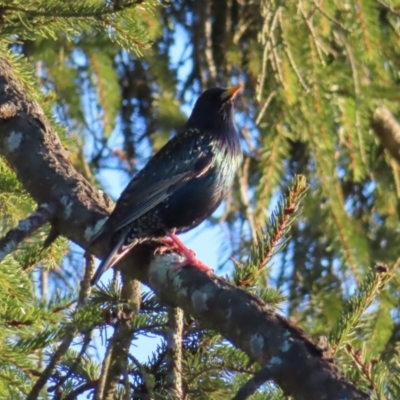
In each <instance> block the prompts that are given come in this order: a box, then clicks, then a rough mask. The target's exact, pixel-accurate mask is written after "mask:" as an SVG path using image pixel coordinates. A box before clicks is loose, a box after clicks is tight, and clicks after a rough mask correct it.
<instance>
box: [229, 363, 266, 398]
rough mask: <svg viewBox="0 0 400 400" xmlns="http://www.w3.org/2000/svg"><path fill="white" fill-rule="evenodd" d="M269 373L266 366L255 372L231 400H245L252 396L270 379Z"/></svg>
mask: <svg viewBox="0 0 400 400" xmlns="http://www.w3.org/2000/svg"><path fill="white" fill-rule="evenodd" d="M271 376H272V375H271V371H270V370H269V368H268V366H266V367H264V368H262V369H260V370H259V371H257V372H256V373H255V374H254V376H253V377H252V378H251V379H249V380H248V381H247V382H246V383H245V384H244V385H243V386H242V387H241V388H240V389H239V391H238V392H237V393H236V396H235V397H234V398H233V399H232V400H246V399H248V398H249V397H250V396H251V395H252V394H254V393H255V392H256V391H257V390H258V389H259V388H260V386H261V385H263V384H264V383H265V382H267V381H269V380H270V379H271Z"/></svg>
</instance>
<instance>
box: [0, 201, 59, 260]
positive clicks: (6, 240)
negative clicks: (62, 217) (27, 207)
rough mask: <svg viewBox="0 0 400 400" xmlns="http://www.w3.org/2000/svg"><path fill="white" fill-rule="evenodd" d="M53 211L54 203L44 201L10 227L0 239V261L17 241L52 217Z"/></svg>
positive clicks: (20, 240) (54, 208)
mask: <svg viewBox="0 0 400 400" xmlns="http://www.w3.org/2000/svg"><path fill="white" fill-rule="evenodd" d="M55 213H56V206H55V204H54V203H50V204H48V203H44V204H41V205H40V206H39V207H38V209H37V210H36V211H34V212H33V213H32V214H30V215H29V217H28V218H26V219H24V220H22V221H19V224H18V226H17V227H16V228H14V229H11V230H10V231H9V232H8V233H7V234H6V235H5V236H4V237H3V238H1V239H0V262H1V261H2V260H3V259H4V257H5V256H6V255H7V254H9V253H11V252H13V251H14V250H15V249H16V247H17V246H18V244H19V243H21V242H22V241H23V240H24V239H26V238H28V237H30V236H31V235H32V234H33V233H34V232H35V231H36V230H37V229H39V228H40V227H41V226H43V225H44V224H45V223H46V222H49V221H50V219H52V218H54V215H55Z"/></svg>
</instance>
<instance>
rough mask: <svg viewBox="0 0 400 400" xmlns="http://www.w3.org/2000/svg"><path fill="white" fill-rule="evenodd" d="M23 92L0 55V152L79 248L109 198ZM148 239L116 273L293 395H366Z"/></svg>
mask: <svg viewBox="0 0 400 400" xmlns="http://www.w3.org/2000/svg"><path fill="white" fill-rule="evenodd" d="M27 93H28V92H27V91H26V90H25V89H24V88H23V87H22V85H21V84H20V83H19V82H18V80H17V79H16V77H15V75H14V74H13V71H12V68H11V66H10V65H9V63H8V62H7V61H6V60H4V59H3V58H2V57H1V56H0V154H1V155H2V156H3V157H5V159H6V160H7V162H8V164H9V165H10V166H11V168H12V169H13V170H14V171H15V172H16V174H17V176H18V178H19V180H20V181H21V182H22V184H23V185H24V187H25V189H26V190H27V191H28V192H29V193H30V195H31V196H32V197H33V199H34V200H35V201H36V202H37V203H38V205H39V206H40V205H42V204H56V205H57V211H56V213H55V216H54V217H52V219H51V223H52V226H53V230H55V231H56V232H58V233H59V234H61V235H64V236H66V237H67V238H68V239H70V240H72V241H73V242H75V243H77V244H79V245H81V246H82V247H83V248H86V247H87V245H88V242H89V241H90V238H91V237H92V235H93V234H94V233H95V232H96V231H97V229H99V227H100V225H101V224H102V223H103V222H104V220H105V217H106V216H107V215H108V213H109V211H110V209H111V207H112V204H111V202H110V201H109V199H108V197H107V196H105V195H104V194H102V193H101V192H99V191H97V190H95V189H94V188H93V187H92V186H91V185H90V184H89V183H88V182H87V181H86V180H85V179H84V178H83V176H82V175H81V174H79V173H78V172H77V171H76V170H75V169H74V168H73V166H72V165H71V163H70V162H69V160H68V152H67V150H66V149H65V148H64V147H63V145H62V144H61V142H60V140H59V138H58V136H57V134H56V133H55V131H54V130H53V129H52V127H51V125H50V123H49V121H48V120H47V118H46V117H45V115H44V113H43V110H42V109H41V107H40V105H39V104H38V103H36V102H35V101H33V100H32V99H31V98H30V97H29V96H28V94H27ZM156 246H157V245H156V244H154V243H153V244H143V245H141V246H137V247H136V248H135V249H134V250H133V251H132V252H131V253H130V254H129V255H128V256H127V257H126V258H125V259H124V260H123V262H121V263H120V265H119V267H120V268H121V270H122V274H123V279H124V280H126V279H128V280H131V279H138V280H140V281H142V282H144V283H146V284H148V285H149V286H150V287H151V288H152V289H153V290H154V291H155V293H156V294H157V295H158V296H159V298H160V299H161V301H164V302H166V303H167V304H170V305H171V306H176V307H180V308H182V309H183V310H184V311H185V312H186V313H189V314H191V315H193V316H194V317H195V318H196V319H197V320H198V321H199V323H200V324H202V326H204V327H205V328H210V329H213V330H215V331H217V332H219V333H220V334H221V335H223V336H224V337H225V338H226V339H227V340H229V341H230V342H231V343H232V344H233V345H234V346H235V347H237V348H239V349H241V350H242V351H244V352H245V353H246V354H247V355H248V356H249V358H250V359H251V360H252V361H255V362H258V363H259V364H260V365H261V366H262V367H263V368H264V369H266V370H268V371H269V376H271V378H272V379H273V380H274V381H275V382H276V383H277V384H278V385H279V386H280V387H281V388H282V389H283V390H284V392H285V393H286V394H288V395H289V394H290V395H292V396H293V397H295V398H296V399H304V400H305V399H307V400H313V399H318V400H320V399H367V398H368V396H367V395H365V394H363V393H361V392H359V391H358V390H356V388H355V387H354V386H353V385H352V384H351V383H348V382H346V381H345V380H344V379H343V378H342V376H341V374H340V372H339V370H338V368H337V367H336V366H335V364H334V363H333V361H332V360H331V359H329V358H327V357H326V356H325V355H324V354H325V353H324V352H323V351H322V350H321V349H320V348H318V347H317V346H316V345H315V344H314V343H313V342H312V341H311V340H310V339H309V338H308V337H307V336H306V334H305V333H304V332H303V331H301V330H300V329H299V328H297V327H296V326H294V325H293V324H292V323H290V321H289V320H287V319H285V318H283V317H282V316H280V315H279V314H277V313H276V312H274V311H272V310H271V309H270V308H269V307H268V305H267V304H265V303H264V302H263V301H262V300H260V299H259V298H257V297H256V296H254V295H252V294H250V293H248V292H246V291H244V290H242V289H239V288H237V287H235V286H234V285H232V284H231V283H230V282H228V281H226V280H225V279H222V278H219V277H217V276H215V275H212V274H210V275H207V274H205V273H204V272H200V271H198V270H196V269H193V268H182V269H181V270H179V271H177V272H174V271H172V270H171V269H170V266H171V264H173V263H175V262H176V261H177V258H179V256H178V255H177V254H173V253H172V254H163V255H157V256H154V250H155V249H156ZM105 249H106V244H105V243H99V244H97V246H96V247H95V248H94V249H91V250H92V251H93V253H94V254H96V255H97V256H100V257H101V256H104V255H105Z"/></svg>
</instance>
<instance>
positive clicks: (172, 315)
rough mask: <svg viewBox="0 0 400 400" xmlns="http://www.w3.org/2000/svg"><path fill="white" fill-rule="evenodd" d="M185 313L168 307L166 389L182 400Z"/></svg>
mask: <svg viewBox="0 0 400 400" xmlns="http://www.w3.org/2000/svg"><path fill="white" fill-rule="evenodd" d="M182 334H183V311H182V309H181V308H178V307H168V331H167V375H166V378H165V379H166V386H167V387H166V389H167V391H168V393H170V394H171V395H172V396H173V398H174V399H182V398H183V392H182Z"/></svg>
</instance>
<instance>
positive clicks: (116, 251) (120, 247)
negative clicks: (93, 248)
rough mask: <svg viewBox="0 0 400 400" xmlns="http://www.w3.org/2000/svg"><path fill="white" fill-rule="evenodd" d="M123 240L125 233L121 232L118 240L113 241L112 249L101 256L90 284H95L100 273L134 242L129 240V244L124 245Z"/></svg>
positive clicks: (119, 257)
mask: <svg viewBox="0 0 400 400" xmlns="http://www.w3.org/2000/svg"><path fill="white" fill-rule="evenodd" d="M125 240H126V235H125V234H122V235H121V236H120V237H119V238H118V241H117V242H116V243H115V245H114V246H113V248H112V250H111V251H110V252H109V253H108V255H107V257H105V258H103V260H102V261H101V263H100V264H99V266H98V267H97V270H96V272H95V273H94V276H93V278H92V280H91V284H92V285H96V283H97V282H98V281H99V279H100V277H101V275H103V273H104V272H106V271H107V270H108V269H109V268H111V267H112V266H114V265H115V264H116V263H117V262H118V261H119V260H120V259H121V258H122V257H123V256H124V255H125V254H126V253H127V252H128V251H129V250H130V249H131V248H132V247H133V246H134V245H135V243H132V242H131V243H130V245H129V246H124V242H125Z"/></svg>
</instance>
